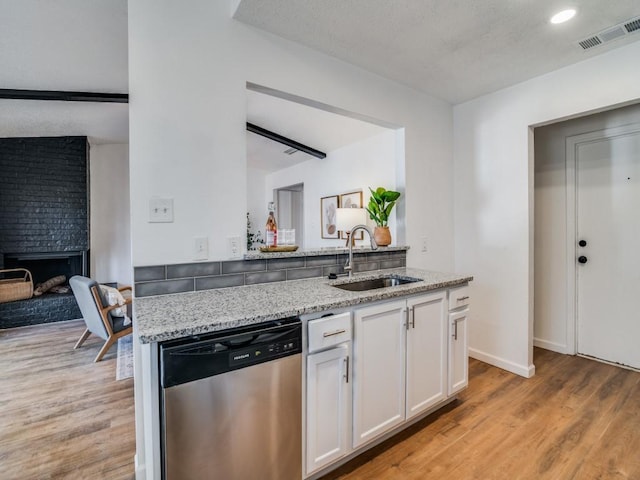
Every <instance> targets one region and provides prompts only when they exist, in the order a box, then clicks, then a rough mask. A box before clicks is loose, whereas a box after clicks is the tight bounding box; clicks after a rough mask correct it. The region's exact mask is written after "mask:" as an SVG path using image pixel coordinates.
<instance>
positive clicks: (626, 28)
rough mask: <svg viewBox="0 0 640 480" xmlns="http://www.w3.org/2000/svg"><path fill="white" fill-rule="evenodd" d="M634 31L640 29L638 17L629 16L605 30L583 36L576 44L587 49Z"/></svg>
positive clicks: (639, 18)
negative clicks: (629, 17) (627, 18)
mask: <svg viewBox="0 0 640 480" xmlns="http://www.w3.org/2000/svg"><path fill="white" fill-rule="evenodd" d="M636 31H640V17H636V18H631V19H629V20H627V21H625V22H622V23H620V24H618V25H614V26H613V27H609V28H607V29H606V30H602V31H601V32H598V33H596V34H595V35H592V36H590V37H588V38H585V39H584V40H580V41H579V42H578V45H580V47H582V49H583V50H588V49H590V48H593V47H597V46H598V45H602V44H603V43H607V42H611V41H613V40H617V39H618V38H622V37H624V36H626V35H629V34H630V33H634V32H636Z"/></svg>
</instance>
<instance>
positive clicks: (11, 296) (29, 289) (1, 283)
mask: <svg viewBox="0 0 640 480" xmlns="http://www.w3.org/2000/svg"><path fill="white" fill-rule="evenodd" d="M17 272H23V273H24V276H23V277H17V278H4V279H0V303H4V302H13V301H15V300H25V299H27V298H31V295H33V280H32V279H31V272H30V271H29V270H27V269H26V268H9V269H6V270H0V274H4V273H17Z"/></svg>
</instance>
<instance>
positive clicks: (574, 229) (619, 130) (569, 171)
mask: <svg viewBox="0 0 640 480" xmlns="http://www.w3.org/2000/svg"><path fill="white" fill-rule="evenodd" d="M637 133H640V123H631V124H628V125H622V126H620V127H614V128H605V129H603V130H597V131H594V132H588V133H581V134H578V135H571V136H568V137H566V138H565V168H566V176H565V178H566V189H565V191H566V203H565V205H566V218H567V226H566V239H567V245H566V252H567V255H566V261H567V264H566V272H567V337H566V338H567V344H566V353H567V354H569V355H576V354H577V353H578V291H577V283H578V264H577V262H576V256H577V248H576V244H577V241H578V218H577V213H578V211H577V208H576V205H577V203H578V199H577V195H578V189H577V181H578V177H577V175H576V169H577V151H578V147H579V146H580V145H584V144H587V143H594V142H598V141H601V140H603V139H610V138H617V137H625V136H628V135H634V134H637Z"/></svg>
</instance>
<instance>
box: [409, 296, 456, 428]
mask: <svg viewBox="0 0 640 480" xmlns="http://www.w3.org/2000/svg"><path fill="white" fill-rule="evenodd" d="M407 307H408V308H409V328H408V330H407V413H406V417H407V420H409V419H410V418H413V417H415V416H416V415H419V414H420V413H422V412H424V411H425V410H427V409H428V408H430V407H432V406H434V405H435V404H437V403H439V402H441V401H442V400H444V399H445V398H446V397H447V391H446V378H447V345H446V342H445V341H444V339H445V338H446V335H447V307H446V292H438V293H434V294H431V295H421V296H419V297H415V298H410V299H409V300H407Z"/></svg>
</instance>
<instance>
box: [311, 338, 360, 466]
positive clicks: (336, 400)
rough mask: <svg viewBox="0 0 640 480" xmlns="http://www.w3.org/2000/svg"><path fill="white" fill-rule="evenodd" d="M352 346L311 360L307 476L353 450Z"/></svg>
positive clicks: (316, 355)
mask: <svg viewBox="0 0 640 480" xmlns="http://www.w3.org/2000/svg"><path fill="white" fill-rule="evenodd" d="M349 375H350V373H349V347H348V344H343V345H341V346H339V347H337V348H332V349H331V350H326V351H324V352H320V353H314V354H313V355H309V356H308V357H307V473H311V472H314V471H316V470H318V469H319V468H321V467H324V466H325V465H328V464H329V463H331V462H333V461H334V460H337V459H338V458H340V457H342V456H343V455H345V454H346V453H347V452H348V451H349V431H350V428H349V423H350V421H351V415H350V407H351V386H350V385H351V384H350V383H348V382H350V378H349Z"/></svg>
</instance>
